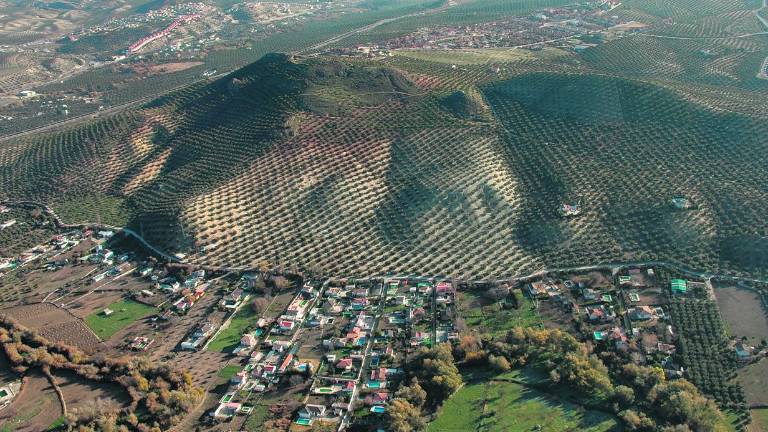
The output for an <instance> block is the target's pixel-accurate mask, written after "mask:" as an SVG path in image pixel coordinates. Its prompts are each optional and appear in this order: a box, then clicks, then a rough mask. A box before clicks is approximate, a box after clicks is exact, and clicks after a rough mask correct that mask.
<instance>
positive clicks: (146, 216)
mask: <svg viewBox="0 0 768 432" xmlns="http://www.w3.org/2000/svg"><path fill="white" fill-rule="evenodd" d="M545 54H546V55H548V56H551V54H549V53H545ZM424 57H425V58H424V59H413V58H409V57H405V56H395V57H392V58H390V59H387V60H386V61H379V62H371V61H366V60H360V59H349V58H345V59H342V58H333V57H314V58H298V57H290V56H286V55H281V54H271V55H267V56H265V57H264V58H262V59H261V60H259V61H257V62H255V63H253V64H251V65H249V66H246V67H244V68H242V69H240V70H238V71H236V72H234V73H232V74H229V75H227V76H225V77H223V78H220V79H218V80H217V81H214V82H211V83H207V84H197V85H193V86H190V87H187V88H185V89H183V90H180V91H177V92H175V93H172V94H170V95H167V96H164V97H161V98H159V99H157V100H155V101H153V102H151V103H149V104H147V105H145V106H143V107H142V108H141V109H140V110H135V111H125V112H122V113H118V114H115V115H110V116H107V117H104V118H101V119H99V120H97V121H93V122H90V123H85V124H82V125H79V126H76V127H71V128H69V129H66V130H63V131H60V132H56V133H49V134H43V135H39V136H31V137H25V138H22V139H18V140H15V141H12V142H10V143H6V144H5V145H4V146H3V147H2V148H1V149H0V185H2V198H8V199H32V200H36V201H40V202H46V203H51V204H53V206H54V208H56V209H57V210H59V211H60V212H61V213H62V216H63V217H64V219H66V220H70V221H85V220H88V221H98V220H101V221H103V222H113V223H116V224H126V225H129V226H131V227H133V228H135V229H136V230H137V231H139V232H141V233H143V235H144V236H145V237H146V238H147V240H149V241H150V242H152V243H153V244H156V245H158V246H159V247H161V248H163V249H164V250H167V251H169V252H171V253H174V252H183V253H185V254H187V255H188V256H189V258H188V259H189V260H191V261H193V262H199V263H204V264H213V265H227V266H255V265H257V264H258V263H259V262H261V261H265V260H266V261H272V262H277V261H279V262H282V263H286V264H296V265H300V266H305V267H306V266H313V267H320V268H323V269H325V270H328V271H337V272H346V273H369V272H386V271H398V272H413V273H430V274H434V273H444V274H453V275H475V276H483V277H486V276H496V275H505V274H516V273H523V272H529V271H534V270H537V269H540V268H542V267H554V266H570V265H588V264H594V263H597V262H616V261H622V262H626V261H647V260H661V261H671V262H675V263H678V264H682V265H686V266H690V267H694V268H706V269H708V270H721V271H728V272H738V273H744V274H752V275H756V274H761V273H762V272H764V269H765V264H766V262H768V244H766V241H765V239H764V237H761V235H760V233H761V232H765V231H766V230H767V229H768V227H766V225H765V222H764V221H763V220H762V218H760V217H759V215H760V211H761V209H762V208H764V206H765V203H766V200H768V196H767V195H766V193H765V188H764V186H765V185H766V184H768V178H766V176H767V175H768V173H766V170H765V167H764V164H763V163H762V162H761V159H760V158H755V157H754V155H756V154H764V152H765V150H766V149H765V141H764V140H763V139H762V137H764V136H765V134H766V128H768V123H766V122H765V119H764V117H763V116H762V115H761V114H760V113H759V111H758V112H755V110H754V109H753V108H754V107H750V106H749V103H750V102H749V101H750V100H751V99H744V100H743V101H741V102H740V104H738V103H737V102H735V101H739V100H740V99H739V98H738V97H737V95H738V94H739V92H740V91H741V90H739V89H738V88H736V87H732V88H729V87H721V88H719V90H718V91H719V92H720V93H721V94H725V93H728V94H729V95H731V96H730V97H728V98H715V97H713V96H712V95H711V94H705V93H704V92H703V91H700V89H696V90H695V91H694V90H692V89H691V87H690V86H688V85H687V84H675V83H673V82H662V81H651V80H643V79H641V78H638V77H631V78H629V77H623V76H620V75H615V74H614V75H609V74H606V73H605V71H602V70H594V69H591V68H590V66H589V65H588V64H577V63H574V62H573V61H572V57H570V56H566V55H563V56H561V57H558V58H557V61H556V63H555V62H548V61H547V60H546V59H544V58H543V57H542V58H537V57H536V54H535V53H532V54H530V55H529V56H525V57H522V56H521V58H520V60H519V61H518V60H515V59H514V58H513V59H509V60H505V63H503V64H500V67H498V68H496V69H494V68H489V67H488V66H487V65H485V64H477V65H473V64H468V65H464V66H462V67H461V68H460V69H457V68H452V67H451V65H450V64H444V63H439V62H430V61H429V60H428V55H427V54H425V55H424ZM545 70H546V71H548V72H544V71H545ZM553 71H554V72H553ZM713 94H714V93H713ZM720 101H723V102H722V103H723V105H722V106H721V105H718V104H719V103H720ZM478 120H482V121H478ZM43 172H45V173H46V175H44V176H43V175H40V173H43ZM678 195H683V196H685V197H687V198H689V199H690V200H691V201H692V202H693V203H694V208H693V209H691V210H686V211H677V210H674V209H673V208H672V206H671V204H670V200H671V198H672V197H674V196H678ZM575 203H578V204H580V205H581V209H582V211H581V214H579V215H578V216H575V217H571V218H564V217H563V216H562V215H561V214H560V211H559V210H560V208H561V206H562V205H563V204H575Z"/></svg>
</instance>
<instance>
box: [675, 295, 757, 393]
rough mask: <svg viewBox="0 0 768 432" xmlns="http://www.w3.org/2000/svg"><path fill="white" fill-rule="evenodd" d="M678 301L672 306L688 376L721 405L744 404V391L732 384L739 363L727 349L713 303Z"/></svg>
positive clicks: (720, 322) (722, 327)
mask: <svg viewBox="0 0 768 432" xmlns="http://www.w3.org/2000/svg"><path fill="white" fill-rule="evenodd" d="M686 300H687V301H685V300H682V301H680V300H678V301H674V302H672V303H670V304H669V308H670V313H671V316H672V323H673V324H674V326H675V328H676V329H677V331H678V334H679V346H680V353H679V354H680V360H681V362H682V364H683V366H684V367H686V369H687V373H686V376H687V377H688V379H689V380H690V381H691V382H693V383H694V384H696V386H697V387H698V388H699V389H700V390H701V391H702V392H703V393H705V394H707V395H709V396H711V397H712V398H714V399H715V400H716V401H717V402H718V403H720V404H721V405H725V404H741V403H744V402H745V396H744V389H742V386H740V385H739V384H738V383H736V382H735V381H733V380H732V378H733V377H735V375H736V365H737V360H736V356H735V355H734V353H733V351H732V350H731V349H729V348H728V347H727V339H726V333H725V327H724V325H723V322H722V320H721V318H720V314H719V313H718V310H717V306H716V305H715V304H714V303H713V302H711V301H705V300H700V301H695V300H692V299H686Z"/></svg>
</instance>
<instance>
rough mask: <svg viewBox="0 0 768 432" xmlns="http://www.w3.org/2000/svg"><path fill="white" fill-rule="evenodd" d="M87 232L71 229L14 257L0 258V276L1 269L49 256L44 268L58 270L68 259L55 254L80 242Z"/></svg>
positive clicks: (19, 265) (1, 273)
mask: <svg viewBox="0 0 768 432" xmlns="http://www.w3.org/2000/svg"><path fill="white" fill-rule="evenodd" d="M88 235H89V233H87V232H86V233H84V232H81V231H72V232H68V233H66V234H58V235H55V236H53V237H52V238H51V239H50V240H49V241H47V242H45V243H42V244H39V245H37V246H34V247H32V248H30V249H28V250H26V251H24V252H22V253H20V254H19V255H18V256H16V257H12V258H0V277H1V276H3V274H4V273H3V271H5V272H7V271H11V270H14V269H16V268H18V267H22V266H25V265H27V264H29V263H31V262H33V261H35V260H37V259H42V258H46V257H47V258H49V260H48V261H47V262H46V263H45V264H44V267H45V269H46V270H58V269H60V268H62V267H64V266H65V265H66V264H67V263H68V262H69V261H68V260H63V259H59V260H57V259H55V258H56V257H57V256H59V255H61V254H63V253H64V252H66V251H68V250H70V249H72V248H73V247H75V246H77V245H78V244H80V242H81V241H82V240H83V239H85V238H86V237H88Z"/></svg>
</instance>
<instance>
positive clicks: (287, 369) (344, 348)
mask: <svg viewBox="0 0 768 432" xmlns="http://www.w3.org/2000/svg"><path fill="white" fill-rule="evenodd" d="M225 300H226V298H225ZM454 303H455V289H454V285H453V284H452V283H451V282H447V281H438V282H435V281H432V280H427V279H406V278H402V279H400V278H391V279H361V280H351V279H347V280H345V279H342V280H328V281H326V282H325V283H324V284H323V285H322V286H318V285H317V284H316V283H307V284H305V285H304V286H303V287H302V288H301V289H300V290H299V291H298V292H297V294H296V295H295V296H294V297H293V299H292V300H291V301H290V303H289V304H288V305H287V306H286V307H285V309H284V311H283V312H282V314H280V315H279V316H276V317H270V318H265V317H261V318H260V319H259V320H258V321H257V322H256V325H255V326H253V327H250V328H249V329H248V331H247V332H246V333H245V334H243V335H242V337H241V340H240V344H239V346H238V347H237V348H236V349H235V350H234V353H235V354H237V355H238V356H240V357H241V358H243V361H242V362H241V366H242V368H241V370H239V371H238V372H237V373H236V374H234V375H233V376H232V377H231V379H230V382H229V389H228V390H227V392H226V394H224V395H223V397H222V398H221V400H220V401H219V405H218V406H217V407H216V409H215V410H214V411H213V412H212V413H211V415H212V416H213V417H214V418H216V419H219V420H225V419H228V418H231V417H233V416H235V415H237V414H240V413H247V412H249V411H250V410H251V409H252V407H251V406H249V405H248V401H247V398H245V399H243V398H242V395H243V391H245V392H246V394H249V395H250V394H251V393H253V392H265V391H271V390H272V389H273V388H274V386H275V385H276V384H278V383H279V382H280V380H282V379H288V378H290V377H291V376H293V375H300V376H302V377H304V378H305V379H306V378H309V377H310V376H311V377H312V380H311V386H309V388H308V391H307V392H306V393H305V398H304V400H303V403H302V406H301V407H300V409H299V410H298V411H297V412H296V417H295V418H294V421H295V423H296V424H297V425H302V426H311V425H312V424H313V423H314V422H318V421H319V422H324V423H329V422H332V423H337V424H341V425H344V424H347V423H348V422H349V421H351V419H352V418H353V416H355V415H356V412H355V411H356V410H359V409H364V410H366V411H369V412H371V413H377V414H381V413H384V412H386V409H387V404H388V402H389V401H390V400H391V399H392V395H393V394H394V392H395V391H396V390H397V388H398V387H399V385H400V382H401V381H402V379H403V377H404V371H403V368H402V364H401V362H402V361H403V360H404V359H405V357H404V356H405V353H406V352H409V351H413V350H414V349H417V348H419V347H421V346H431V345H432V344H434V343H435V342H436V341H447V340H449V339H453V338H458V333H457V332H456V331H455V329H454V327H453V321H454V320H453V318H454V316H453V313H448V312H447V311H448V310H451V309H452V308H453V307H454Z"/></svg>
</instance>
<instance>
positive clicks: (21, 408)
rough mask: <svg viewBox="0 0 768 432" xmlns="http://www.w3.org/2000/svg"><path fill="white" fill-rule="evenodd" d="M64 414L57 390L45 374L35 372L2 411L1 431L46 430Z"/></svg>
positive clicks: (0, 419) (0, 412) (0, 413)
mask: <svg viewBox="0 0 768 432" xmlns="http://www.w3.org/2000/svg"><path fill="white" fill-rule="evenodd" d="M62 415H63V412H62V407H61V403H60V402H59V399H58V397H57V395H56V391H55V390H54V388H53V387H52V386H51V384H50V383H49V381H48V379H47V378H46V377H45V376H44V375H43V374H40V373H35V374H32V375H31V376H30V377H29V378H28V380H27V383H26V385H24V387H23V389H22V390H21V393H20V394H19V395H18V396H17V397H16V399H14V401H13V403H12V404H11V405H10V406H8V407H7V408H5V409H3V410H2V411H0V431H2V432H6V431H7V432H14V431H35V430H46V429H47V428H48V427H49V426H50V425H51V424H53V423H54V422H55V421H56V420H57V419H58V418H60V417H61V416H62Z"/></svg>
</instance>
